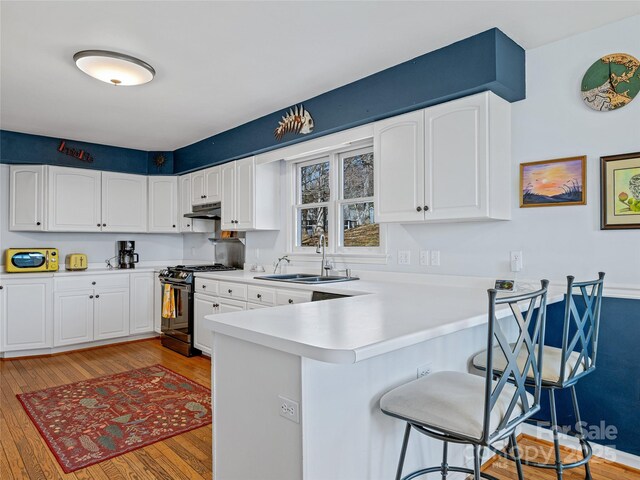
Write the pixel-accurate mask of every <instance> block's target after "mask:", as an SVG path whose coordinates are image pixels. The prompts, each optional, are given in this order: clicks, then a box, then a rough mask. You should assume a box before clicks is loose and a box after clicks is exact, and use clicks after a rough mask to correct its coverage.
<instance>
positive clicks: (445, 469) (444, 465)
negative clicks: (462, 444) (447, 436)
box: [440, 442, 449, 480]
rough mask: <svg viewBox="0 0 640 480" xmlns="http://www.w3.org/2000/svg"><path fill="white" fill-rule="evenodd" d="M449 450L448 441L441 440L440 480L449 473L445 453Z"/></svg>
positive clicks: (445, 477) (445, 479) (444, 478)
mask: <svg viewBox="0 0 640 480" xmlns="http://www.w3.org/2000/svg"><path fill="white" fill-rule="evenodd" d="M448 450H449V442H442V463H441V464H440V473H441V475H442V480H447V475H448V474H449V464H448V463H447V453H448Z"/></svg>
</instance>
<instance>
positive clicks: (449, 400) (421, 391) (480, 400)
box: [380, 372, 533, 440]
mask: <svg viewBox="0 0 640 480" xmlns="http://www.w3.org/2000/svg"><path fill="white" fill-rule="evenodd" d="M495 383H496V382H494V384H495ZM485 385H486V379H485V378H484V377H479V376H477V375H472V374H470V373H464V372H436V373H432V374H431V375H427V376H424V377H421V378H419V379H417V380H414V381H412V382H409V383H407V384H405V385H401V386H399V387H397V388H395V389H393V390H391V391H390V392H388V393H386V394H385V395H383V397H382V398H381V399H380V408H381V409H382V410H383V411H384V412H385V413H389V414H391V415H394V416H396V417H400V418H402V419H404V420H406V421H408V422H409V423H418V424H421V425H425V426H428V427H432V428H433V429H435V430H444V431H445V432H452V433H454V434H459V435H463V436H465V437H469V438H472V439H477V440H480V439H481V438H482V428H483V422H484V394H485ZM515 391H516V389H515V387H514V386H513V385H511V384H507V385H505V386H504V389H503V390H502V393H501V395H500V397H499V398H498V401H497V402H496V405H495V406H494V408H493V410H492V411H491V423H490V427H491V431H490V432H489V433H490V434H491V433H492V432H493V431H494V430H495V429H496V428H497V427H498V425H499V424H500V422H501V421H502V419H503V418H504V416H505V415H506V411H507V409H508V408H509V404H510V403H511V400H512V398H513V395H514V393H515ZM527 396H528V397H529V405H532V404H533V397H532V396H531V395H530V394H528V393H527ZM522 412H523V406H522V402H521V401H520V400H518V402H517V405H516V407H515V408H514V409H513V412H512V414H511V418H510V419H513V418H516V417H518V416H519V415H520V414H522Z"/></svg>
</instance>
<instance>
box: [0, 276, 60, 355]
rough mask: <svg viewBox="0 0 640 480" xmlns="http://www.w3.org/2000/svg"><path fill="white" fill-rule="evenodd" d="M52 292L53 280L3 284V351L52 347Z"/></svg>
mask: <svg viewBox="0 0 640 480" xmlns="http://www.w3.org/2000/svg"><path fill="white" fill-rule="evenodd" d="M52 292H53V279H51V278H41V279H15V280H14V279H4V278H3V279H2V280H1V281H0V351H2V352H11V351H16V350H31V349H38V348H47V347H51V346H52V344H53V330H52V328H51V327H52V323H53V322H52V321H51V320H52V317H53V315H52V313H53V294H52Z"/></svg>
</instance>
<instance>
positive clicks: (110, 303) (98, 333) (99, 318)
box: [93, 288, 129, 340]
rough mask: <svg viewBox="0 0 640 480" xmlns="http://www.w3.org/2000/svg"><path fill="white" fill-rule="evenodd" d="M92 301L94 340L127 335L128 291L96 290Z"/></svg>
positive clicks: (122, 289)
mask: <svg viewBox="0 0 640 480" xmlns="http://www.w3.org/2000/svg"><path fill="white" fill-rule="evenodd" d="M93 301H94V307H93V315H94V317H93V339H94V340H106V339H107V338H117V337H124V336H126V335H129V289H124V288H118V289H112V290H96V294H95V296H94V298H93Z"/></svg>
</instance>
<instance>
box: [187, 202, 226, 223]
mask: <svg viewBox="0 0 640 480" xmlns="http://www.w3.org/2000/svg"><path fill="white" fill-rule="evenodd" d="M184 216H185V217H187V218H200V219H202V220H220V202H215V203H205V204H203V205H194V206H193V207H192V208H191V213H185V214H184Z"/></svg>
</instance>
